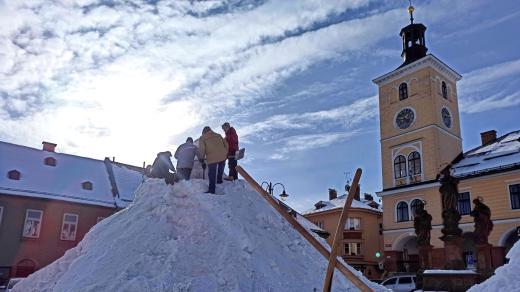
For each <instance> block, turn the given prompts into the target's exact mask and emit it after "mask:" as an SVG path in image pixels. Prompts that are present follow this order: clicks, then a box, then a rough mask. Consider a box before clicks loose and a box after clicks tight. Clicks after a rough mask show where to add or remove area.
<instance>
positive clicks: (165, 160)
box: [150, 151, 175, 185]
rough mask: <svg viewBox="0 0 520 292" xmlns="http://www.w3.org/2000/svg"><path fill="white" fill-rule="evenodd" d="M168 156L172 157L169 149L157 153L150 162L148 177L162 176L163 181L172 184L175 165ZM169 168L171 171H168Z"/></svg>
mask: <svg viewBox="0 0 520 292" xmlns="http://www.w3.org/2000/svg"><path fill="white" fill-rule="evenodd" d="M170 157H172V153H171V152H170V151H164V152H159V153H157V157H156V158H155V160H154V162H153V164H152V170H151V171H150V177H153V178H164V181H165V182H166V183H167V184H171V185H173V183H174V180H175V167H174V166H173V164H172V161H171V159H170ZM170 170H171V171H172V172H173V173H170Z"/></svg>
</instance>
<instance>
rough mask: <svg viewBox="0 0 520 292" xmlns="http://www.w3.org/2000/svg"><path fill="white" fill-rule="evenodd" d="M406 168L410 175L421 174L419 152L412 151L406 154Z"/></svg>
mask: <svg viewBox="0 0 520 292" xmlns="http://www.w3.org/2000/svg"><path fill="white" fill-rule="evenodd" d="M408 169H409V171H410V175H418V174H421V154H419V152H417V151H414V152H412V153H410V155H408Z"/></svg>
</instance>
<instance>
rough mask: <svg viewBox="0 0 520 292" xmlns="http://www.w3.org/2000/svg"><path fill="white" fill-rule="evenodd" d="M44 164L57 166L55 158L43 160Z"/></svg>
mask: <svg viewBox="0 0 520 292" xmlns="http://www.w3.org/2000/svg"><path fill="white" fill-rule="evenodd" d="M43 163H44V164H45V165H48V166H56V159H55V158H54V157H47V158H45V159H44V160H43Z"/></svg>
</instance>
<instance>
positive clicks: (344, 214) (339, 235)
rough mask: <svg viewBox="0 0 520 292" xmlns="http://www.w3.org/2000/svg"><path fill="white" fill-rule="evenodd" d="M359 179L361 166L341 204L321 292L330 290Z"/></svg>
mask: <svg viewBox="0 0 520 292" xmlns="http://www.w3.org/2000/svg"><path fill="white" fill-rule="evenodd" d="M360 179H361V168H358V169H357V170H356V174H355V175H354V181H353V182H352V185H351V186H350V190H349V191H348V195H347V198H346V200H345V205H344V206H343V210H342V211H341V216H340V217H339V222H338V226H336V232H335V233H334V240H333V241H332V247H331V251H330V256H329V265H328V267H327V274H325V282H324V283H323V292H330V288H331V286H332V277H333V276H334V267H335V266H336V262H337V259H336V257H337V256H338V247H339V243H340V242H341V240H342V239H343V231H344V230H345V222H346V221H347V218H348V209H349V208H350V206H351V205H352V200H353V199H354V196H355V195H356V192H357V190H358V188H359V180H360Z"/></svg>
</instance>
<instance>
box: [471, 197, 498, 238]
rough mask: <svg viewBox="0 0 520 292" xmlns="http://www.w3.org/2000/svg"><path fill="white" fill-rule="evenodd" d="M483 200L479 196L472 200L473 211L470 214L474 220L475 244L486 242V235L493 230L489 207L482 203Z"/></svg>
mask: <svg viewBox="0 0 520 292" xmlns="http://www.w3.org/2000/svg"><path fill="white" fill-rule="evenodd" d="M483 201H484V200H483V199H482V198H481V197H478V198H476V199H474V200H473V204H475V206H474V207H473V211H471V213H470V215H471V216H472V217H473V220H474V221H475V231H474V234H475V243H477V244H487V243H488V237H489V234H490V233H491V230H493V221H491V209H489V207H488V206H487V205H486V204H484V202H483Z"/></svg>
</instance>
